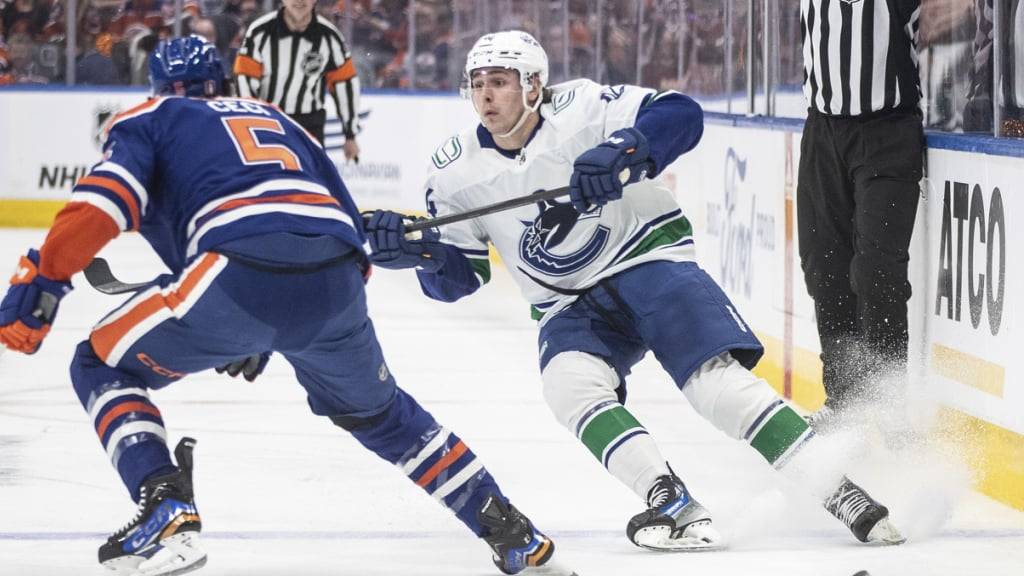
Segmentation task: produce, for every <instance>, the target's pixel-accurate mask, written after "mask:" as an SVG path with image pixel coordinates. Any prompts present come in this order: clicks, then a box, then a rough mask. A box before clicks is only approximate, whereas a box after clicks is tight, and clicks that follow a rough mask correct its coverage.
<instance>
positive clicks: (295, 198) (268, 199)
mask: <svg viewBox="0 0 1024 576" xmlns="http://www.w3.org/2000/svg"><path fill="white" fill-rule="evenodd" d="M277 202H287V203H290V204H332V205H334V206H339V207H340V206H341V203H340V202H338V200H337V199H336V198H334V197H333V196H324V195H323V194H284V195H281V196H261V197H259V198H241V199H238V200H230V201H228V202H225V203H223V204H221V205H220V206H217V208H216V209H215V210H214V212H225V211H227V210H234V209H235V208H241V207H242V206H251V205H253V204H267V203H277Z"/></svg>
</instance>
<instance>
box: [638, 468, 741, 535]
mask: <svg viewBox="0 0 1024 576" xmlns="http://www.w3.org/2000/svg"><path fill="white" fill-rule="evenodd" d="M647 506H648V510H647V511H645V512H641V513H640V514H637V515H636V516H633V518H631V519H630V521H629V524H628V525H627V526H626V536H627V537H629V541H630V542H632V543H633V544H636V545H637V546H639V547H641V548H647V549H649V550H658V551H663V552H698V551H704V550H717V549H721V548H724V547H725V546H724V543H723V542H722V537H721V535H719V533H718V531H717V530H715V529H714V527H712V526H711V514H709V513H708V511H707V509H705V508H704V507H703V506H701V505H700V503H699V502H697V501H696V500H694V499H693V496H691V495H690V493H689V491H688V490H687V489H686V485H685V484H683V481H682V480H680V479H679V477H678V476H676V475H675V474H674V473H672V474H669V475H666V476H661V477H659V478H658V479H657V481H655V483H654V486H652V487H651V489H650V490H649V491H648V492H647Z"/></svg>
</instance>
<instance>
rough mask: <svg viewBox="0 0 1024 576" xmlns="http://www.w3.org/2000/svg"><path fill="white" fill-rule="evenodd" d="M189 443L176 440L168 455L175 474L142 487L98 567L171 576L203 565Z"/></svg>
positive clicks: (138, 575) (129, 574) (139, 575)
mask: <svg viewBox="0 0 1024 576" xmlns="http://www.w3.org/2000/svg"><path fill="white" fill-rule="evenodd" d="M195 443H196V441H195V440H193V439H192V438H182V439H181V442H179V443H178V447H177V448H175V449H174V457H175V459H176V460H177V461H178V470H177V471H175V472H171V473H169V474H163V475H161V476H154V477H152V478H149V479H148V480H146V481H145V482H144V483H143V484H142V487H141V488H140V498H139V511H138V512H137V513H136V514H135V518H133V519H132V521H131V522H129V523H128V525H127V526H125V527H124V528H121V529H120V530H118V531H117V532H115V533H114V534H113V535H112V536H111V537H110V538H109V539H108V540H107V543H106V544H104V545H103V546H101V547H100V550H99V559H100V564H102V565H104V566H105V567H107V568H109V569H111V570H113V571H114V572H116V573H117V574H118V575H124V576H173V575H176V574H184V573H185V572H190V571H192V570H196V569H198V568H201V567H202V566H203V565H204V564H206V552H205V551H203V549H202V548H201V547H200V545H199V531H200V530H201V529H202V523H201V522H200V520H199V513H198V512H197V511H196V504H195V499H194V498H193V495H192V448H193V447H194V446H195Z"/></svg>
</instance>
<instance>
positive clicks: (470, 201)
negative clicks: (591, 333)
mask: <svg viewBox="0 0 1024 576" xmlns="http://www.w3.org/2000/svg"><path fill="white" fill-rule="evenodd" d="M552 91H553V97H552V99H551V102H550V103H546V104H543V105H542V106H541V107H540V115H541V118H542V121H541V124H540V127H539V129H537V130H536V131H535V133H534V135H533V137H532V138H531V139H530V140H529V141H528V142H527V143H526V145H525V146H524V147H523V148H522V150H521V151H520V153H519V154H518V156H515V157H509V156H511V154H509V153H508V152H505V151H499V150H498V149H496V148H495V147H493V140H492V139H491V138H490V137H489V135H488V134H487V133H486V132H485V131H484V128H482V127H479V126H478V127H474V128H472V129H468V130H465V131H463V132H461V133H459V134H458V135H457V136H454V137H452V138H450V139H448V140H447V141H446V142H445V143H444V144H443V145H442V146H441V147H440V148H438V149H437V151H436V152H435V153H434V155H433V156H432V158H431V166H430V169H429V175H428V178H427V184H426V203H427V211H428V212H429V213H430V214H431V215H432V216H434V217H438V216H444V215H447V214H451V213H459V212H465V211H467V210H471V209H473V208H478V207H480V206H483V205H486V204H491V203H494V202H500V201H502V200H507V199H509V198H512V197H516V196H522V195H524V194H528V193H530V192H535V191H538V190H550V189H553V188H558V187H561V186H566V185H568V183H569V178H570V176H571V175H572V172H573V162H574V161H575V159H576V157H577V156H579V155H580V154H581V153H583V152H584V151H586V150H588V149H590V148H593V147H594V146H597V145H598V144H600V143H601V142H603V141H604V140H605V139H607V138H608V136H609V135H610V134H611V133H612V132H614V131H616V130H619V129H621V128H625V127H629V126H633V125H634V122H635V120H636V117H637V112H638V110H639V108H640V106H641V104H642V103H643V102H644V99H645V98H647V97H648V96H650V97H652V98H657V97H658V96H657V94H656V93H655V91H654V90H650V89H646V88H640V87H637V86H601V85H599V84H596V83H594V82H592V81H590V80H576V81H573V82H568V83H565V84H560V85H556V86H553V87H552ZM478 131H480V132H478ZM503 152H504V153H503ZM441 240H442V241H443V242H445V243H447V244H451V245H453V246H455V247H456V248H458V249H459V250H460V252H462V253H463V254H464V255H465V256H467V257H468V258H469V259H470V262H471V264H472V265H473V269H474V271H475V273H476V275H477V278H478V280H479V281H480V284H481V285H482V284H484V283H486V282H487V281H488V280H489V279H490V265H489V263H488V260H487V250H488V244H489V243H490V244H493V245H494V247H495V248H496V249H497V251H498V253H499V254H500V255H501V258H502V259H503V260H504V263H505V265H506V267H507V268H508V270H509V271H510V272H511V274H512V276H513V277H514V278H515V281H516V283H517V284H518V286H519V289H520V290H521V291H522V294H523V296H524V297H525V298H526V300H527V301H529V302H530V304H531V305H532V307H533V316H534V318H537V319H541V318H542V316H547V317H550V316H552V315H553V314H554V313H555V312H557V311H558V310H560V309H562V308H563V307H565V306H566V305H568V304H569V303H571V302H572V301H573V300H574V299H575V298H576V296H575V295H574V294H572V292H573V291H578V290H581V289H585V288H588V287H590V286H592V285H594V284H595V283H597V282H598V281H600V280H601V279H603V278H606V277H608V276H611V275H613V274H616V273H617V272H621V271H622V270H624V269H626V268H629V267H631V266H636V265H637V264H640V263H642V262H649V261H652V260H673V261H687V260H694V259H695V252H694V248H693V238H692V228H691V226H690V223H689V221H688V220H687V219H686V218H685V216H683V214H682V211H681V210H680V208H679V205H678V203H676V201H675V199H674V198H673V197H672V194H671V192H670V191H669V190H668V189H667V188H665V187H664V186H662V185H660V184H659V183H658V182H657V181H655V180H643V181H641V182H638V183H636V184H631V185H629V186H627V187H626V188H625V191H624V194H623V197H622V199H621V200H617V201H613V202H609V203H608V204H606V205H605V206H603V207H599V208H596V209H594V210H592V211H591V212H588V213H586V214H579V213H578V212H576V210H574V209H573V207H572V205H571V204H570V203H569V199H568V196H567V197H566V198H564V199H562V200H558V201H554V202H546V203H538V204H535V205H531V206H525V207H522V208H518V209H514V210H508V211H504V212H499V213H495V214H490V215H487V216H483V217H480V218H477V219H474V220H469V221H464V222H458V223H455V224H451V225H448V226H444V227H442V228H441Z"/></svg>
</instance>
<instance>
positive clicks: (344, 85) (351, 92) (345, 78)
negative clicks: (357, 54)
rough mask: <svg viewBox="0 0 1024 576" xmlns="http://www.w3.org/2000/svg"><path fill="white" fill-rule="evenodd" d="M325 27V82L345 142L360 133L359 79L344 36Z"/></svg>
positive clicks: (332, 27) (333, 28)
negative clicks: (327, 57) (327, 49)
mask: <svg viewBox="0 0 1024 576" xmlns="http://www.w3.org/2000/svg"><path fill="white" fill-rule="evenodd" d="M325 24H326V28H327V34H326V38H325V39H326V41H327V43H328V48H329V53H330V59H329V61H328V65H327V70H326V71H325V72H324V81H325V82H326V83H327V90H328V92H330V93H331V94H332V95H333V96H334V102H335V104H336V105H337V107H338V118H339V119H340V120H341V124H342V131H343V132H344V134H345V137H346V138H352V137H354V136H355V135H356V134H358V133H359V92H360V89H359V77H358V76H356V65H355V62H354V61H353V60H352V54H351V53H350V52H349V50H348V46H346V45H345V40H344V38H342V36H341V33H340V32H338V30H337V28H335V27H334V26H333V25H331V24H329V23H326V22H325Z"/></svg>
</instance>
